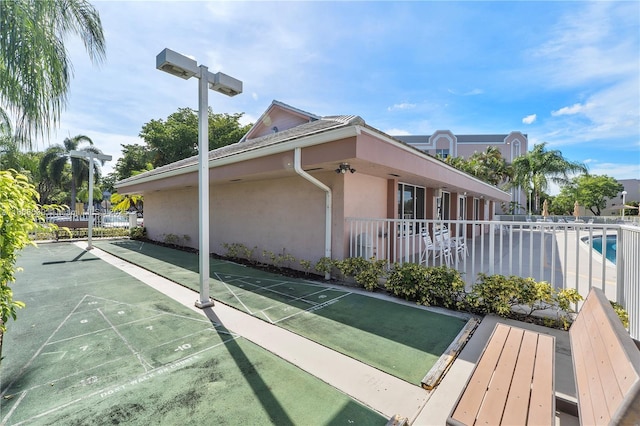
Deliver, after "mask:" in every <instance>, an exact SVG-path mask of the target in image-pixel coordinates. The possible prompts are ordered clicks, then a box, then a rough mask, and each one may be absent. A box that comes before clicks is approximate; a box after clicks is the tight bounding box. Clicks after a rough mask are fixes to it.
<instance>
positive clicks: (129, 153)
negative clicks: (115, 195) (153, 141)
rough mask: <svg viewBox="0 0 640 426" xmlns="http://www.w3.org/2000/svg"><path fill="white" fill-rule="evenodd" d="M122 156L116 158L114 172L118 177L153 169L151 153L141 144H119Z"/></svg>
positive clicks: (124, 177) (126, 176)
mask: <svg viewBox="0 0 640 426" xmlns="http://www.w3.org/2000/svg"><path fill="white" fill-rule="evenodd" d="M121 146H122V157H120V158H118V161H117V162H116V166H115V168H114V169H115V172H116V176H117V178H118V179H120V180H121V179H126V178H128V177H131V176H134V175H136V174H138V173H142V172H145V171H147V170H151V169H153V164H152V162H151V160H152V153H151V151H149V149H148V148H147V147H145V146H143V145H137V144H131V145H124V144H123V145H121Z"/></svg>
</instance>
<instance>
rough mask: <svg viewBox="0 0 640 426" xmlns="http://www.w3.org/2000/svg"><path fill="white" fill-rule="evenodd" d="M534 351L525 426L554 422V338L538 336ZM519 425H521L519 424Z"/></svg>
mask: <svg viewBox="0 0 640 426" xmlns="http://www.w3.org/2000/svg"><path fill="white" fill-rule="evenodd" d="M537 337H538V347H537V350H536V366H535V371H534V375H533V383H532V385H531V386H532V388H531V402H530V403H529V407H530V408H529V416H528V422H527V424H530V425H542V424H553V423H554V422H555V419H554V417H555V411H556V407H555V401H556V400H555V398H551V400H549V395H553V394H554V386H553V379H554V377H553V375H554V372H555V368H554V367H555V354H556V349H555V346H556V345H555V337H552V336H547V335H544V334H539V335H538V336H537ZM520 424H521V423H520Z"/></svg>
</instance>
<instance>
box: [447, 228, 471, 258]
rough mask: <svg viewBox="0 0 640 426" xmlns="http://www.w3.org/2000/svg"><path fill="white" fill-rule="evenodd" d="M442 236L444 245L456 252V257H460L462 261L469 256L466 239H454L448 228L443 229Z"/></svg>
mask: <svg viewBox="0 0 640 426" xmlns="http://www.w3.org/2000/svg"><path fill="white" fill-rule="evenodd" d="M440 235H441V236H442V243H443V244H444V245H448V246H449V247H450V248H451V250H453V251H455V253H456V257H459V258H460V260H462V259H464V257H465V256H469V248H468V247H467V242H466V241H465V239H464V237H452V236H451V233H450V232H449V228H447V227H446V226H443V227H442V229H441V230H440Z"/></svg>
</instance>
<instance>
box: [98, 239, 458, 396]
mask: <svg viewBox="0 0 640 426" xmlns="http://www.w3.org/2000/svg"><path fill="white" fill-rule="evenodd" d="M96 246H97V247H99V248H101V249H102V250H104V251H107V252H109V253H111V254H114V255H116V256H118V257H121V258H123V259H126V260H127V261H129V262H131V263H134V264H137V265H139V266H141V267H143V268H145V269H148V270H150V271H153V272H154V273H156V274H159V275H162V276H164V277H165V278H168V279H170V280H172V281H175V282H177V283H180V284H182V285H184V286H186V287H189V288H192V289H194V290H198V274H197V272H196V271H197V268H198V266H197V265H198V256H197V254H193V253H187V252H184V251H180V250H174V249H170V248H166V247H162V246H158V245H155V244H149V243H144V242H139V241H128V240H122V241H101V242H98V243H96ZM210 264H211V277H212V279H211V280H210V294H211V296H212V297H213V298H214V299H216V300H218V301H221V302H223V303H226V304H228V305H231V306H233V307H235V308H237V309H239V310H242V311H244V312H247V313H249V314H251V315H255V316H256V317H258V318H261V319H263V320H265V321H269V322H272V323H274V324H277V325H279V326H281V327H283V328H285V329H287V330H290V331H293V332H295V333H297V334H300V335H302V336H304V337H307V338H309V339H311V340H313V341H315V342H317V343H320V344H322V345H324V346H327V347H329V348H331V349H334V350H336V351H339V352H341V353H343V354H345V355H348V356H350V357H352V358H355V359H357V360H359V361H362V362H364V363H366V364H368V365H371V366H372V367H376V368H378V369H380V370H382V371H384V372H387V373H389V374H392V375H394V376H396V377H398V378H401V379H403V380H405V381H407V382H409V383H412V384H415V385H418V386H419V385H420V382H421V380H422V379H423V377H424V376H425V374H426V373H427V372H428V371H429V370H430V369H431V367H433V366H434V365H435V364H436V362H437V361H438V359H439V358H440V356H441V355H442V354H443V353H444V351H445V350H446V349H447V347H448V346H449V345H450V344H451V342H453V341H454V340H455V338H456V336H457V335H458V334H459V333H460V331H461V330H462V328H463V327H464V325H465V324H466V320H465V319H462V318H459V317H454V316H450V315H444V314H440V313H435V312H432V311H428V310H425V309H421V308H419V307H414V306H407V305H404V304H398V303H393V302H389V301H386V300H381V299H378V298H374V297H370V296H366V295H361V294H357V293H353V292H351V291H350V290H349V288H348V287H344V288H335V287H328V286H326V285H324V284H322V283H317V282H311V281H308V280H302V279H295V278H289V277H284V276H279V275H275V274H271V273H268V272H264V271H260V270H256V269H253V268H248V267H245V266H243V265H239V264H235V263H232V262H228V261H223V260H217V259H211V260H210Z"/></svg>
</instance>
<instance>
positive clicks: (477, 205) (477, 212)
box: [473, 198, 480, 220]
mask: <svg viewBox="0 0 640 426" xmlns="http://www.w3.org/2000/svg"><path fill="white" fill-rule="evenodd" d="M473 220H480V200H479V199H477V198H474V199H473Z"/></svg>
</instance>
